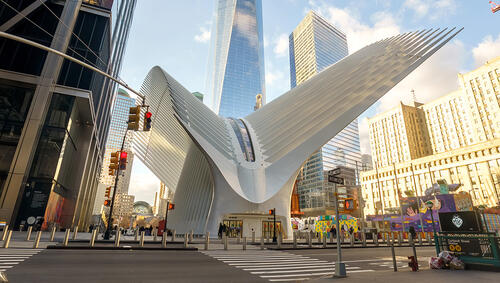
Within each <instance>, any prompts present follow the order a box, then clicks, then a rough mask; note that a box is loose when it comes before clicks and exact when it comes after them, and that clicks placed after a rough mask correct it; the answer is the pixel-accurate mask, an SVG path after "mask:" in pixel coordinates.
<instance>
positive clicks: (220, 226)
mask: <svg viewBox="0 0 500 283" xmlns="http://www.w3.org/2000/svg"><path fill="white" fill-rule="evenodd" d="M223 229H224V227H223V226H222V223H219V232H217V236H219V239H222V230H223Z"/></svg>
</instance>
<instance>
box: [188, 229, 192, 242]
mask: <svg viewBox="0 0 500 283" xmlns="http://www.w3.org/2000/svg"><path fill="white" fill-rule="evenodd" d="M188 239H189V242H192V241H193V230H191V231H190V232H189V235H188Z"/></svg>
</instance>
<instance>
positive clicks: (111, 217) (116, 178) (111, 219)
mask: <svg viewBox="0 0 500 283" xmlns="http://www.w3.org/2000/svg"><path fill="white" fill-rule="evenodd" d="M127 132H128V131H127V130H125V135H123V140H122V147H121V149H120V155H119V156H118V158H120V159H118V160H119V165H118V168H117V169H116V177H115V186H114V189H113V197H112V198H111V206H110V208H109V217H108V227H107V228H106V232H105V233H104V239H105V240H109V239H110V236H111V228H112V225H113V208H114V207H115V200H116V191H117V188H118V179H119V176H120V167H121V153H122V152H123V148H124V146H125V139H126V138H127ZM117 233H119V231H117Z"/></svg>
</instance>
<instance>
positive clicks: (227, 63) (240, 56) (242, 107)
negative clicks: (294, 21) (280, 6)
mask: <svg viewBox="0 0 500 283" xmlns="http://www.w3.org/2000/svg"><path fill="white" fill-rule="evenodd" d="M216 6H217V7H216V17H215V20H214V23H213V28H212V44H211V50H210V61H209V69H208V78H207V85H208V90H207V91H208V93H209V97H210V101H209V103H210V104H211V105H210V106H211V108H212V110H214V112H215V113H217V114H219V115H220V116H223V117H234V118H239V117H244V116H246V115H248V114H250V113H251V112H252V111H254V105H255V97H256V95H257V94H262V96H263V101H264V102H265V97H266V96H265V80H264V44H263V35H262V33H263V32H262V0H218V1H217V4H216Z"/></svg>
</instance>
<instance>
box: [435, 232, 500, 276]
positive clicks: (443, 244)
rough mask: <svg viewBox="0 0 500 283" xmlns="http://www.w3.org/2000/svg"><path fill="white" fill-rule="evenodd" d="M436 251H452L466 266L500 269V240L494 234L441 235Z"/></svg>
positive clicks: (438, 236)
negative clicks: (489, 266)
mask: <svg viewBox="0 0 500 283" xmlns="http://www.w3.org/2000/svg"><path fill="white" fill-rule="evenodd" d="M436 239H437V242H436V251H437V252H438V253H439V252H440V251H442V250H443V251H450V252H453V253H455V254H456V255H458V256H459V257H460V259H461V260H462V261H463V262H464V263H466V264H487V265H493V266H496V267H500V248H499V247H500V238H499V237H496V236H495V234H493V233H464V232H462V233H439V235H437V236H436Z"/></svg>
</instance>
